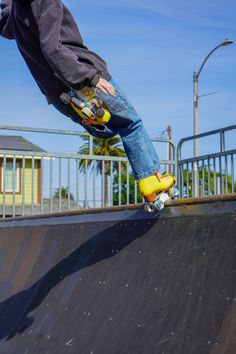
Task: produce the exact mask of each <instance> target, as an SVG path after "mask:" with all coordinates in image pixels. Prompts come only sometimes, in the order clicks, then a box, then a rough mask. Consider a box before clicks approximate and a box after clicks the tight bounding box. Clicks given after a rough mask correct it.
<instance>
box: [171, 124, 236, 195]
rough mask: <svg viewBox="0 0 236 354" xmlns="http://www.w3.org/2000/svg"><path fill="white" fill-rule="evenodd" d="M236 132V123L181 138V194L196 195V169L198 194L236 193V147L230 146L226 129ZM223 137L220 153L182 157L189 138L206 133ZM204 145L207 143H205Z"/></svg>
mask: <svg viewBox="0 0 236 354" xmlns="http://www.w3.org/2000/svg"><path fill="white" fill-rule="evenodd" d="M227 132H236V125H232V126H229V127H225V128H222V129H217V130H213V131H210V132H206V133H203V134H199V135H196V136H190V137H187V138H184V139H182V140H180V142H179V144H178V146H177V156H178V185H179V188H180V196H181V197H182V198H186V197H187V198H188V197H192V196H193V190H194V181H193V179H194V178H193V177H194V172H195V171H196V172H197V173H196V178H197V195H196V196H207V195H217V194H227V193H234V192H235V190H236V183H235V172H236V171H235V166H236V165H235V156H236V149H229V150H227V149H226V133H227ZM210 136H211V137H213V136H214V137H217V136H218V137H219V150H218V152H216V153H210V154H203V155H202V156H198V157H191V158H184V159H183V158H182V155H183V147H184V144H186V143H187V142H194V140H195V139H202V138H206V137H210ZM202 145H203V144H202Z"/></svg>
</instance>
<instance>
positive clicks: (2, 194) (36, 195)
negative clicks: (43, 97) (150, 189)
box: [0, 126, 177, 218]
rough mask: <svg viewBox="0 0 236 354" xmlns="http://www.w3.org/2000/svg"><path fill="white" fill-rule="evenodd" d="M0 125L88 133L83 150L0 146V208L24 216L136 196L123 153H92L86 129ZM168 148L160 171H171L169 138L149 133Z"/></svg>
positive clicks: (136, 199) (66, 133)
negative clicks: (120, 154) (44, 150)
mask: <svg viewBox="0 0 236 354" xmlns="http://www.w3.org/2000/svg"><path fill="white" fill-rule="evenodd" d="M0 130H7V131H17V133H19V132H27V133H40V134H56V135H58V134H59V135H63V136H72V135H74V136H78V137H84V136H87V137H88V141H87V143H88V149H87V150H88V154H78V153H76V154H74V153H73V154H72V153H58V152H53V153H50V152H41V151H40V152H33V151H21V150H5V149H2V150H0V167H1V169H0V171H1V172H0V214H1V216H2V217H3V218H5V217H8V216H13V217H15V216H25V215H36V214H46V213H53V212H61V211H67V210H77V209H81V208H95V207H106V206H113V205H123V204H133V203H138V202H141V201H142V197H141V195H140V194H139V192H138V188H137V181H135V180H134V176H133V173H132V170H131V166H130V164H129V161H128V160H127V158H126V157H118V156H100V155H94V154H93V152H94V140H93V137H92V136H90V135H89V134H88V133H81V132H77V131H64V130H53V129H38V128H27V127H12V126H0ZM153 142H154V143H163V144H167V146H169V149H171V156H172V159H171V160H167V159H166V160H161V161H160V162H161V166H162V169H163V171H167V172H170V173H173V174H176V172H177V159H176V148H175V144H174V143H173V142H172V141H169V140H168V139H158V138H155V139H153Z"/></svg>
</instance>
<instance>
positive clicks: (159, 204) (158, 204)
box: [153, 199, 165, 211]
mask: <svg viewBox="0 0 236 354" xmlns="http://www.w3.org/2000/svg"><path fill="white" fill-rule="evenodd" d="M153 204H154V207H155V208H156V209H157V210H159V211H161V210H163V209H164V207H165V204H164V202H163V201H162V200H160V199H158V200H156V201H155V202H154V203H153Z"/></svg>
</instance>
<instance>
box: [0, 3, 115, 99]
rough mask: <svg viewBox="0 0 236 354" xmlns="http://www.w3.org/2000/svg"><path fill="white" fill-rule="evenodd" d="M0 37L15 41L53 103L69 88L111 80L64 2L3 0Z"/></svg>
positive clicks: (104, 64)
mask: <svg viewBox="0 0 236 354" xmlns="http://www.w3.org/2000/svg"><path fill="white" fill-rule="evenodd" d="M0 6H1V9H2V11H1V14H0V34H1V35H2V36H3V37H6V38H8V39H14V40H15V41H16V43H17V46H18V48H19V50H20V52H21V54H22V56H23V57H24V60H25V62H26V64H27V65H28V67H29V69H30V71H31V73H32V75H33V77H34V79H35V80H36V82H37V84H38V86H39V87H40V89H41V91H42V92H43V94H44V95H45V96H46V97H47V99H48V101H49V102H50V103H53V102H56V101H57V100H58V99H59V96H60V94H61V93H62V92H63V91H65V90H66V89H67V88H69V87H72V88H74V89H77V90H79V89H81V88H83V87H85V86H96V84H97V82H98V80H99V77H102V78H104V79H106V80H109V79H110V78H111V76H110V74H109V73H108V71H107V67H106V63H105V61H104V60H103V59H102V58H101V57H99V56H98V55H97V54H95V53H94V52H92V51H90V50H89V49H88V48H87V47H86V46H85V45H84V44H83V39H82V37H81V34H80V32H79V29H78V27H77V25H76V23H75V20H74V18H73V16H72V15H71V13H70V12H69V10H68V9H67V8H66V6H65V5H64V4H63V3H62V1H61V0H13V1H12V0H3V1H2V2H1V4H0Z"/></svg>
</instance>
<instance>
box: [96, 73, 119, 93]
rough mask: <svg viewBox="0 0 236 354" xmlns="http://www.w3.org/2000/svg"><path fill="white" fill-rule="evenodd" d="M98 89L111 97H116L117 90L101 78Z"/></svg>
mask: <svg viewBox="0 0 236 354" xmlns="http://www.w3.org/2000/svg"><path fill="white" fill-rule="evenodd" d="M96 87H97V88H98V89H99V90H101V91H102V92H103V93H105V94H109V95H111V96H115V95H116V90H115V89H114V87H113V86H112V85H111V84H110V83H109V82H108V81H107V80H105V79H102V78H101V77H100V79H99V81H98V83H97V85H96Z"/></svg>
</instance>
